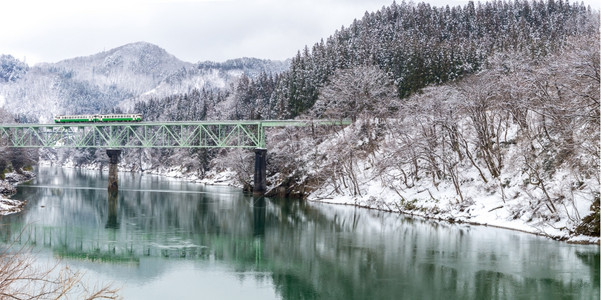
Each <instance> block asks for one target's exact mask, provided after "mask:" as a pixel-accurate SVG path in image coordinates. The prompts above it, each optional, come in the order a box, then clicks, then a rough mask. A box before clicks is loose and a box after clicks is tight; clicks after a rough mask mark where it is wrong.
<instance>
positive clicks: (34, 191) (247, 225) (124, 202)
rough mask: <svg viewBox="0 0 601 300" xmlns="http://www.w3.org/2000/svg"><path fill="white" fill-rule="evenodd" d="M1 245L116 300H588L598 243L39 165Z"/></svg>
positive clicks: (595, 289) (594, 294) (595, 291)
mask: <svg viewBox="0 0 601 300" xmlns="http://www.w3.org/2000/svg"><path fill="white" fill-rule="evenodd" d="M36 172H37V178H36V179H35V180H33V181H32V182H29V183H26V184H23V185H20V186H19V188H18V193H17V194H16V195H15V196H14V197H13V198H15V199H26V200H28V201H29V202H28V204H27V207H26V210H25V211H23V212H21V213H18V214H15V215H10V216H5V217H2V218H1V219H0V223H2V226H0V237H1V240H2V241H3V242H5V243H8V242H13V241H17V243H19V242H20V243H26V244H28V245H31V248H32V249H33V251H35V253H36V255H37V256H38V257H39V258H40V259H41V260H51V261H57V262H60V263H61V264H67V265H69V266H71V268H75V269H78V270H81V271H83V272H85V275H86V280H88V281H90V282H101V283H104V282H112V283H114V284H115V285H116V286H118V287H120V288H121V291H120V295H122V296H123V297H124V298H125V299H344V300H350V299H599V282H600V277H599V272H600V270H599V259H600V258H599V246H597V245H570V244H566V243H563V242H557V241H553V240H549V239H546V238H543V237H539V236H535V235H531V234H526V233H521V232H516V231H510V230H504V229H497V228H489V227H483V226H470V225H466V224H449V223H446V222H434V221H429V220H423V219H416V218H410V217H405V216H402V215H398V214H392V213H386V212H380V211H374V210H367V209H361V208H355V207H350V206H335V205H326V204H319V203H306V202H300V201H293V200H286V199H266V198H253V197H252V196H248V195H245V194H243V193H242V192H241V191H239V190H238V189H234V188H230V187H217V186H204V185H200V184H194V183H187V182H183V181H181V180H177V179H172V178H165V177H160V176H154V175H142V174H133V173H119V176H120V178H119V180H120V191H119V194H118V195H117V196H116V197H109V195H108V193H107V190H106V184H107V183H106V182H107V174H105V173H102V172H100V171H90V170H77V169H65V168H56V167H39V168H37V170H36Z"/></svg>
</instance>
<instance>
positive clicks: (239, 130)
mask: <svg viewBox="0 0 601 300" xmlns="http://www.w3.org/2000/svg"><path fill="white" fill-rule="evenodd" d="M348 124H350V121H347V120H266V121H260V120H256V121H255V120H251V121H181V122H138V123H135V122H132V123H69V124H0V146H4V147H19V148H45V147H48V148H251V149H252V148H265V128H267V127H285V126H327V125H329V126H333V125H348Z"/></svg>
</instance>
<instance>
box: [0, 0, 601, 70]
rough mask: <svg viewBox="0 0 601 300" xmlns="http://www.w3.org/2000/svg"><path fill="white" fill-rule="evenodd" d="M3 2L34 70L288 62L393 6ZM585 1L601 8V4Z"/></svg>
mask: <svg viewBox="0 0 601 300" xmlns="http://www.w3.org/2000/svg"><path fill="white" fill-rule="evenodd" d="M400 1H402V0H400ZM400 1H399V2H400ZM587 1H588V2H587ZM3 2H5V3H2V4H1V5H0V7H1V9H2V16H1V17H0V54H11V55H13V56H15V57H16V58H18V59H20V60H26V62H27V63H28V64H30V65H33V64H35V63H39V62H57V61H60V60H63V59H67V58H73V57H77V56H87V55H92V54H95V53H98V52H101V51H103V50H109V49H112V48H115V47H119V46H122V45H124V44H127V43H132V42H137V41H146V42H150V43H153V44H156V45H158V46H160V47H161V48H164V49H165V50H167V51H168V52H169V53H171V54H173V55H175V56H176V57H178V58H179V59H181V60H184V61H188V62H193V63H195V62H198V61H205V60H213V61H224V60H227V59H231V58H238V57H257V58H265V59H274V60H283V59H286V58H290V57H292V56H294V55H295V54H296V52H297V51H298V50H300V49H302V48H303V47H304V46H305V45H309V46H311V45H313V44H314V43H316V42H318V41H319V40H320V39H321V38H327V37H328V36H330V35H332V34H333V33H334V31H335V30H336V29H339V28H340V27H341V26H342V25H344V26H348V25H349V24H350V23H351V22H352V21H353V20H354V19H360V18H361V17H362V16H363V14H364V13H365V12H366V11H370V12H372V11H376V10H378V9H380V8H381V7H382V6H388V5H390V4H391V3H392V0H51V1H50V0H15V1H3ZM6 2H8V3H6ZM415 2H418V1H415ZM426 2H429V3H431V4H432V5H434V6H442V5H446V4H450V5H464V4H465V3H467V0H465V1H464V0H426ZM570 2H575V1H570ZM584 2H585V3H587V4H588V3H590V5H591V6H592V7H593V8H596V9H599V6H600V4H599V3H598V2H599V1H598V0H586V1H584Z"/></svg>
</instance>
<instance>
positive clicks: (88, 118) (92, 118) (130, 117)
mask: <svg viewBox="0 0 601 300" xmlns="http://www.w3.org/2000/svg"><path fill="white" fill-rule="evenodd" d="M140 121H142V115H141V114H106V115H65V116H55V117H54V123H82V122H86V123H89V122H140Z"/></svg>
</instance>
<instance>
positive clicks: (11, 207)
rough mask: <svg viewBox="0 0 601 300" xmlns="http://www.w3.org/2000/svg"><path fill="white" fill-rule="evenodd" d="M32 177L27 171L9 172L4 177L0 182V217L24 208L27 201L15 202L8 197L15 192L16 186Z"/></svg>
mask: <svg viewBox="0 0 601 300" xmlns="http://www.w3.org/2000/svg"><path fill="white" fill-rule="evenodd" d="M34 177H35V173H33V172H29V171H22V172H21V173H17V172H11V173H6V174H5V175H4V180H0V215H3V216H4V215H10V214H14V213H18V212H20V211H22V210H23V209H24V208H25V205H26V204H27V200H16V199H10V198H9V197H10V196H12V195H14V194H15V193H16V192H17V185H19V184H20V183H23V182H27V181H29V180H31V179H33V178H34Z"/></svg>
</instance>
